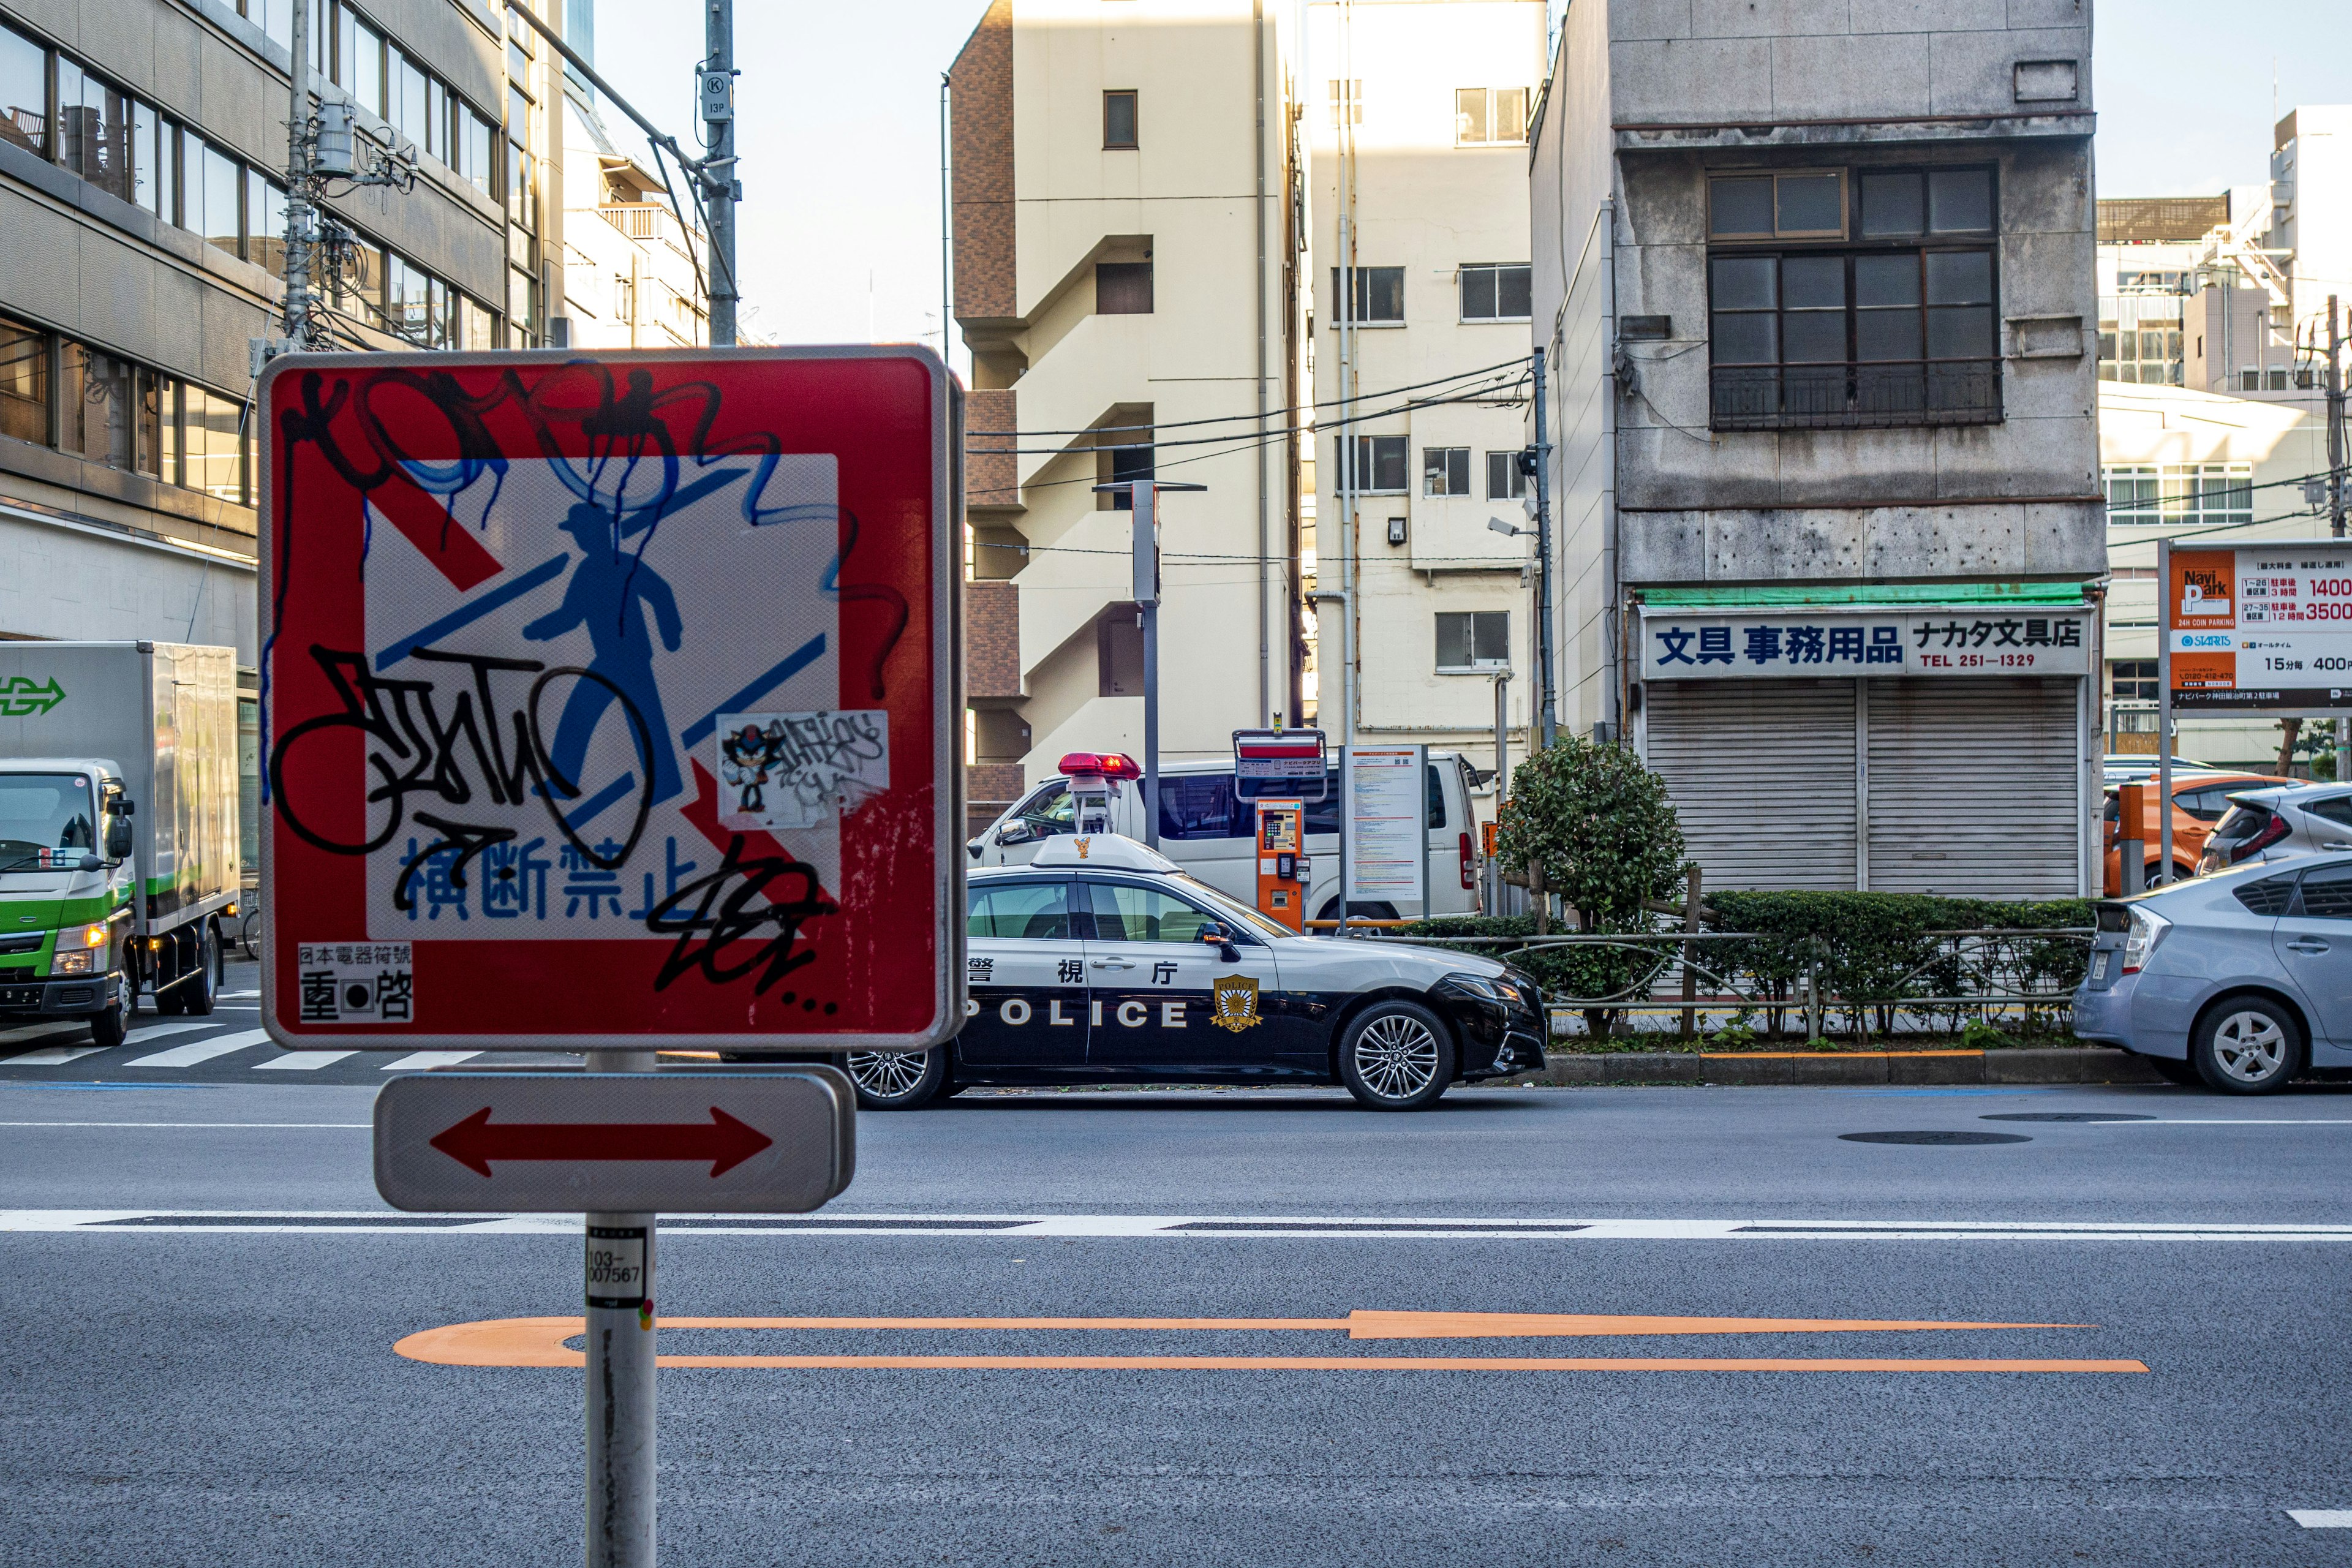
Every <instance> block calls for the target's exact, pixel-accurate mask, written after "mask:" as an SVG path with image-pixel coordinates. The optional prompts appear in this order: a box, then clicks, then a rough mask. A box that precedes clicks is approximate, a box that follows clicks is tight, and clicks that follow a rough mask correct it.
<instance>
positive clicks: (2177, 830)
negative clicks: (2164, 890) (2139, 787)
mask: <svg viewBox="0 0 2352 1568" xmlns="http://www.w3.org/2000/svg"><path fill="white" fill-rule="evenodd" d="M2294 782H2295V781H2294V780H2293V779H2282V778H2273V777H2272V776H2271V775H2269V774H2267V773H2218V772H2214V771H2211V770H2209V769H2199V770H2196V771H2194V772H2191V771H2189V770H2187V769H2182V770H2180V771H2179V772H2176V773H2174V774H2173V775H2172V866H2173V876H2174V879H2176V880H2185V879H2188V878H2190V877H2193V876H2195V875H2196V874H2197V858H2198V857H2199V856H2200V855H2202V854H2203V853H2204V852H2205V840H2206V838H2207V837H2210V835H2211V833H2212V831H2213V826H2214V824H2216V823H2218V822H2220V821H2221V816H2222V814H2223V813H2224V812H2226V811H2228V810H2229V809H2230V797H2231V795H2235V794H2237V793H2238V792H2239V791H2240V790H2246V789H2263V788H2266V787H2268V786H2269V785H2272V784H2293V783H2294ZM2118 787H2119V786H2117V785H2115V784H2109V785H2108V786H2107V805H2106V811H2105V817H2106V836H2105V842H2106V850H2107V858H2106V871H2105V877H2106V889H2107V897H2109V898H2111V899H2113V898H2120V897H2122V895H2123V890H2124V889H2123V857H2122V855H2121V854H2120V853H2119V852H2118V850H2117V848H2116V836H2117V829H2118V828H2119V827H2121V826H2122V819H2123V806H2122V803H2121V801H2120V800H2119V799H2118V797H2117V795H2116V790H2117V788H2118ZM2156 793H2157V791H2156V778H2155V775H2153V774H2151V775H2149V777H2148V779H2147V786H2146V789H2145V791H2144V794H2143V797H2142V798H2143V799H2144V800H2145V802H2146V809H2145V813H2144V817H2143V820H2142V822H2141V824H2140V835H2141V838H2142V840H2143V850H2144V853H2145V854H2146V855H2147V884H2146V885H2151V886H2152V885H2153V884H2154V883H2155V880H2156V875H2157V868H2158V866H2160V865H2161V864H2162V863H2163V862H2162V859H2161V857H2162V855H2163V853H2164V850H2163V846H2162V844H2161V842H2160V841H2159V837H2158V833H2159V825H2160V822H2161V819H2160V818H2159V817H2158V816H2157V814H2156V810H2157V805H2156Z"/></svg>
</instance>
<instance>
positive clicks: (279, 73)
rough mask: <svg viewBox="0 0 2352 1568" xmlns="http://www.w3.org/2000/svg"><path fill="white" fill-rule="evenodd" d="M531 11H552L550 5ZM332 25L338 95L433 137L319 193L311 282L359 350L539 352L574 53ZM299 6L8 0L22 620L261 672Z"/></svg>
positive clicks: (0, 297)
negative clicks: (270, 352) (267, 474)
mask: <svg viewBox="0 0 2352 1568" xmlns="http://www.w3.org/2000/svg"><path fill="white" fill-rule="evenodd" d="M531 3H532V4H534V5H535V6H536V8H537V11H538V13H539V14H540V15H541V16H543V17H546V18H548V19H549V21H550V24H551V26H552V25H556V24H555V22H554V16H555V15H556V11H557V5H556V0H531ZM573 15H574V16H583V15H584V0H574V6H573ZM311 16H312V18H313V25H312V29H311V57H312V66H311V69H312V72H313V75H312V77H311V80H312V82H313V84H314V90H315V92H316V95H317V97H318V98H319V99H320V100H326V99H330V98H333V99H341V100H348V101H349V102H351V103H352V105H353V106H354V110H355V112H354V119H355V121H356V122H357V125H358V127H359V130H360V132H362V136H363V137H365V138H366V139H367V140H368V141H369V142H371V143H373V145H374V146H377V147H380V148H385V149H391V148H397V147H414V148H415V153H416V161H415V181H414V184H412V185H411V187H410V188H409V189H407V190H406V191H404V192H399V193H393V192H388V191H385V190H383V189H381V188H373V189H367V190H361V191H352V190H349V189H345V188H341V187H336V188H331V189H330V190H329V192H328V193H327V196H326V202H325V205H326V207H327V209H328V216H330V217H331V218H332V219H333V221H334V222H335V223H336V224H337V225H338V226H340V227H339V239H338V243H337V244H336V245H335V246H334V247H333V249H332V252H331V257H330V258H328V260H327V262H326V263H325V265H324V266H323V268H322V270H321V271H320V273H317V274H314V278H315V279H317V280H318V282H319V286H320V288H321V289H322V290H323V292H324V296H325V298H326V300H327V302H328V305H329V308H330V315H331V321H332V323H333V331H334V338H335V341H336V342H337V343H338V345H339V346H343V347H352V348H376V349H398V348H414V349H449V348H491V347H500V346H517V347H529V346H536V345H537V344H539V343H540V342H543V341H545V340H546V339H547V338H548V337H549V336H551V335H552V334H551V322H550V320H549V318H550V315H551V307H550V304H549V300H551V299H560V298H561V295H560V292H558V289H557V288H555V287H551V279H553V278H554V268H556V266H557V265H558V264H559V263H560V260H561V258H562V244H561V239H560V230H561V224H562V200H561V195H560V182H559V178H558V176H556V175H555V174H552V173H551V164H552V161H553V149H555V148H557V147H559V146H560V145H561V143H562V129H561V126H562V92H561V91H560V90H559V89H558V87H557V81H556V78H555V76H554V75H553V74H551V71H550V65H551V62H553V61H554V55H553V51H551V49H549V48H548V47H546V46H545V44H543V43H542V42H541V40H540V39H539V37H537V36H536V35H535V34H533V33H532V32H531V31H530V29H529V28H528V27H527V26H524V25H523V24H522V22H521V21H520V18H519V17H516V16H512V15H511V14H510V8H509V6H508V5H504V4H492V3H488V0H312V5H311ZM293 17H294V7H293V4H292V0H0V637H108V638H127V639H136V638H148V639H153V640H156V641H166V642H196V643H215V644H222V645H226V646H230V647H235V648H236V650H237V658H238V663H239V665H240V666H241V667H243V668H245V669H246V671H247V679H250V671H251V668H252V666H253V665H254V663H255V659H256V652H257V650H256V643H255V626H256V621H257V607H256V605H255V602H254V593H255V528H256V507H257V476H256V474H255V473H254V464H253V454H254V449H255V430H254V427H253V422H252V419H251V417H250V405H249V398H250V395H251V390H252V385H253V378H252V374H251V363H250V358H249V353H248V344H249V343H250V342H251V340H253V339H255V338H257V337H263V336H268V335H274V334H275V333H276V331H278V327H277V322H278V318H279V316H280V313H281V310H282V302H283V300H284V294H285V285H284V282H283V276H284V270H285V268H284V261H285V247H284V233H285V202H286V191H285V185H284V180H285V174H286V168H287V140H286V134H287V133H286V122H287V120H288V118H289V108H290V105H289V99H290V97H291V90H290V84H289V70H290V68H291V65H292V56H291V54H290V52H289V50H290V46H291V42H292V37H293V26H292V25H293ZM558 69H559V70H560V66H559V67H558ZM252 709H253V704H252V702H251V701H250V700H248V701H247V704H246V723H247V738H248V740H250V739H251V736H252V734H253V730H252V723H253V713H252ZM246 760H247V769H248V774H247V777H248V802H247V807H248V816H249V817H250V814H251V812H252V811H253V810H254V809H255V802H256V801H257V791H256V790H254V789H252V788H251V787H250V786H251V783H252V780H253V776H254V775H253V773H252V772H251V770H252V769H254V768H255V767H257V761H258V759H257V755H256V754H255V753H254V752H253V750H252V748H251V747H250V745H248V747H247V759H246Z"/></svg>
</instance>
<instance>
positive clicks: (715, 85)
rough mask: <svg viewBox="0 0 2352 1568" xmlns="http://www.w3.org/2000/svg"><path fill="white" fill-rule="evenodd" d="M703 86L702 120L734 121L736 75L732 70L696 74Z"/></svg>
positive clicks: (706, 71)
mask: <svg viewBox="0 0 2352 1568" xmlns="http://www.w3.org/2000/svg"><path fill="white" fill-rule="evenodd" d="M695 75H696V79H697V80H698V81H699V82H700V84H701V91H702V118H703V119H704V120H707V121H709V120H732V119H734V118H735V73H734V72H733V71H731V70H702V71H698V72H696V73H695Z"/></svg>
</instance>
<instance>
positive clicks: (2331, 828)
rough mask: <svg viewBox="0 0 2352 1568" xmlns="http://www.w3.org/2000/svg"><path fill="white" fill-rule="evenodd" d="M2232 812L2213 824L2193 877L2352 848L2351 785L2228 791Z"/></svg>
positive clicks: (2301, 785)
mask: <svg viewBox="0 0 2352 1568" xmlns="http://www.w3.org/2000/svg"><path fill="white" fill-rule="evenodd" d="M2230 800H2231V803H2232V804H2231V806H2230V810H2229V812H2228V814H2227V815H2225V816H2223V817H2222V818H2221V821H2220V822H2218V823H2216V824H2214V826H2213V836H2212V837H2210V838H2208V839H2207V840H2206V841H2205V853H2204V854H2203V855H2202V856H2201V857H2200V858H2199V859H2198V862H2197V874H2198V875H2199V876H2200V877H2201V876H2204V875H2206V874H2207V873H2208V872H2212V871H2226V870H2228V869H2230V868H2231V867H2232V866H2255V865H2263V864H2267V863H2268V862H2270V861H2273V860H2291V859H2293V858H2295V857H2296V856H2298V855H2325V854H2326V853H2327V852H2329V851H2330V850H2335V849H2352V787H2347V785H2344V784H2273V785H2272V786H2271V787H2269V788H2267V789H2247V790H2232V791H2231V792H2230Z"/></svg>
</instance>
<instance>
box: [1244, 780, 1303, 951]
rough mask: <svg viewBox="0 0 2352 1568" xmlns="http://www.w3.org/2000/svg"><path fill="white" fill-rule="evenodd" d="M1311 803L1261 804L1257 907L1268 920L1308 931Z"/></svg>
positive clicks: (1258, 805) (1284, 802) (1292, 801)
mask: <svg viewBox="0 0 2352 1568" xmlns="http://www.w3.org/2000/svg"><path fill="white" fill-rule="evenodd" d="M1307 873H1308V865H1307V803H1306V802H1305V801H1303V800H1261V801H1259V802H1258V803H1257V907H1258V911H1259V912H1260V913H1261V914H1264V915H1265V917H1266V918H1267V919H1269V920H1274V921H1280V922H1281V923H1282V924H1284V925H1286V926H1288V927H1289V928H1290V929H1291V930H1292V931H1304V930H1305V929H1306V926H1305V923H1304V922H1305V921H1306V919H1307Z"/></svg>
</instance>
